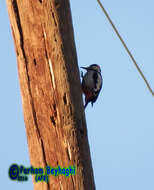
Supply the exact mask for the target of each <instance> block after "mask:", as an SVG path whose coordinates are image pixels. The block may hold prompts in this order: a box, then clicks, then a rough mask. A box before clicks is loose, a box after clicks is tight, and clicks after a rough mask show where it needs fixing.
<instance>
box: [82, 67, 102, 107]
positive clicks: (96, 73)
mask: <svg viewBox="0 0 154 190" xmlns="http://www.w3.org/2000/svg"><path fill="white" fill-rule="evenodd" d="M81 68H82V69H86V70H87V72H86V73H85V75H84V76H83V73H81V77H82V90H83V93H84V95H85V105H84V108H86V106H87V105H88V103H89V102H91V105H92V106H93V103H94V102H95V101H96V100H97V98H98V95H99V93H100V90H101V88H102V83H103V79H102V75H101V69H100V66H99V65H96V64H93V65H90V66H89V67H81Z"/></svg>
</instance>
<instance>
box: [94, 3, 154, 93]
mask: <svg viewBox="0 0 154 190" xmlns="http://www.w3.org/2000/svg"><path fill="white" fill-rule="evenodd" d="M97 2H98V4H99V6H100V7H101V9H102V11H103V12H104V14H105V16H106V17H107V19H108V21H109V23H110V24H111V25H112V28H113V29H114V31H115V33H116V34H117V36H118V38H119V39H120V41H121V43H122V44H123V46H124V48H125V50H126V51H127V53H128V55H129V56H130V58H131V60H132V61H133V63H134V65H135V67H136V69H137V70H138V72H139V73H140V75H141V77H142V78H143V80H144V82H145V84H146V86H147V88H148V89H149V91H150V93H151V94H152V96H154V92H153V90H152V88H151V86H150V84H149V82H148V81H147V79H146V77H145V76H144V74H143V72H142V71H141V69H140V67H139V66H138V64H137V62H136V60H135V58H134V56H133V55H132V53H131V52H130V50H129V49H128V47H127V45H126V43H125V42H124V40H123V38H122V37H121V35H120V33H119V32H118V30H117V28H116V26H115V25H114V23H113V22H112V20H111V18H110V16H109V14H108V13H107V11H106V9H105V8H104V6H103V5H102V3H101V2H100V0H97Z"/></svg>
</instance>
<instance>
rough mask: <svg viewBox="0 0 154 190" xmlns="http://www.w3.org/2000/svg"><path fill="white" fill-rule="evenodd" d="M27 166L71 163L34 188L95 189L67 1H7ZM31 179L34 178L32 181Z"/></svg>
mask: <svg viewBox="0 0 154 190" xmlns="http://www.w3.org/2000/svg"><path fill="white" fill-rule="evenodd" d="M7 6H8V12H9V16H10V23H11V29H12V34H13V38H14V44H15V49H16V55H17V62H18V73H19V80H20V88H21V97H22V104H23V112H24V120H25V126H26V133H27V139H28V147H29V153H30V161H31V165H32V166H34V167H45V166H46V165H49V166H51V167H57V166H58V165H59V166H61V167H68V166H70V165H71V166H72V165H74V166H76V168H77V174H76V175H74V176H71V177H68V178H66V177H64V176H61V175H59V176H58V177H54V176H50V180H49V182H48V183H45V182H39V183H35V182H34V189H35V190H40V189H41V190H75V189H76V190H94V189H95V185H94V178H93V171H92V165H91V158H90V151H89V145H88V138H87V129H86V122H85V115H84V110H83V103H82V95H81V85H80V77H79V70H78V65H77V56H76V49H75V43H74V36H73V27H72V18H71V12H70V5H69V1H68V0H62V1H61V0H7ZM33 181H34V180H33Z"/></svg>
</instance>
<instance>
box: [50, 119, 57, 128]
mask: <svg viewBox="0 0 154 190" xmlns="http://www.w3.org/2000/svg"><path fill="white" fill-rule="evenodd" d="M50 120H51V122H52V124H53V125H54V126H55V127H56V121H55V119H54V116H50Z"/></svg>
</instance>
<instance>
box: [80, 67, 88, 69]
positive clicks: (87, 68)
mask: <svg viewBox="0 0 154 190" xmlns="http://www.w3.org/2000/svg"><path fill="white" fill-rule="evenodd" d="M80 68H82V69H86V70H87V69H88V67H80Z"/></svg>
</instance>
